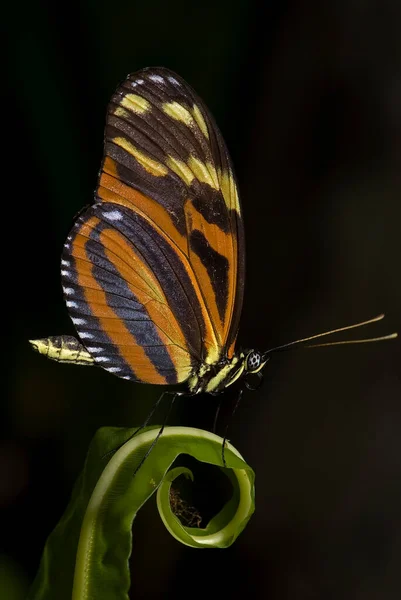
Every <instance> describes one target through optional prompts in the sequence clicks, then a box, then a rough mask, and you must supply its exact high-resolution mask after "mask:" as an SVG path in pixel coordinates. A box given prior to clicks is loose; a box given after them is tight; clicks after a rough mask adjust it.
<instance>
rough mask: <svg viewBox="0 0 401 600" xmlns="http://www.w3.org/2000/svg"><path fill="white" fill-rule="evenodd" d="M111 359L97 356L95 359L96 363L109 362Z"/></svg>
mask: <svg viewBox="0 0 401 600" xmlns="http://www.w3.org/2000/svg"><path fill="white" fill-rule="evenodd" d="M110 361H111V358H108V357H107V356H97V357H96V362H110Z"/></svg>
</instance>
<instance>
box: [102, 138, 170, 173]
mask: <svg viewBox="0 0 401 600" xmlns="http://www.w3.org/2000/svg"><path fill="white" fill-rule="evenodd" d="M113 142H114V144H117V146H120V148H123V149H124V150H126V151H127V152H128V153H129V154H131V156H133V157H134V158H135V159H136V160H137V161H138V162H139V164H140V165H141V166H142V167H143V168H144V169H145V170H146V171H147V172H148V173H150V174H151V175H154V176H155V177H161V176H163V175H167V173H168V170H167V169H166V167H165V166H164V165H163V164H162V163H159V162H157V161H156V160H153V159H152V158H150V157H149V156H146V154H144V153H143V152H140V151H139V150H138V148H135V146H134V145H133V144H132V143H131V142H129V141H128V140H126V139H125V138H123V137H116V138H113Z"/></svg>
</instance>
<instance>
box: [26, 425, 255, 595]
mask: <svg viewBox="0 0 401 600" xmlns="http://www.w3.org/2000/svg"><path fill="white" fill-rule="evenodd" d="M134 431H135V430H132V429H117V428H102V429H100V430H99V431H98V432H97V433H96V435H95V437H94V439H93V441H92V443H91V445H90V448H89V451H88V455H87V458H86V461H85V466H84V470H83V472H82V474H81V476H80V477H79V479H78V481H77V483H76V485H75V488H74V491H73V494H72V498H71V501H70V503H69V505H68V507H67V509H66V512H65V513H64V515H63V517H62V519H61V520H60V522H59V524H58V525H57V527H56V528H55V529H54V531H53V532H52V534H51V535H50V536H49V539H48V541H47V543H46V546H45V549H44V552H43V557H42V561H41V565H40V569H39V572H38V575H37V577H36V580H35V582H34V584H33V586H32V589H31V592H30V595H29V596H28V598H29V600H53V599H54V598H58V599H59V600H64V599H66V600H67V599H68V600H70V599H71V598H72V599H73V600H78V599H79V600H89V599H92V598H102V600H120V599H121V600H128V590H129V586H130V573H129V567H128V559H129V556H130V554H131V549H132V530H131V528H132V522H133V520H134V518H135V516H136V514H137V512H138V510H139V509H140V508H141V506H143V504H144V503H145V502H146V500H148V499H149V498H150V497H151V496H152V495H153V493H154V492H155V491H156V490H157V506H158V510H159V513H160V516H161V518H162V520H163V522H164V524H165V526H166V528H167V529H168V531H169V532H170V533H171V534H172V535H173V536H174V537H175V538H176V539H177V540H179V541H180V542H182V543H183V544H186V545H188V546H191V547H193V548H206V547H209V548H226V547H227V546H230V545H231V544H232V543H233V542H234V540H235V539H236V538H237V537H238V535H239V534H240V533H241V531H242V530H243V529H244V527H245V525H246V523H247V522H248V520H249V519H250V517H251V515H252V513H253V511H254V485H253V484H254V473H253V471H252V469H251V468H250V467H249V466H248V465H247V464H246V463H245V462H244V460H243V459H242V457H241V455H240V454H239V452H238V451H237V450H236V449H235V448H234V447H233V446H232V445H231V444H229V443H227V445H226V449H225V460H226V464H227V468H226V469H223V471H224V473H225V474H226V475H227V476H228V477H229V478H230V480H231V483H232V487H233V494H232V497H231V498H230V500H229V501H228V502H227V503H226V505H225V506H224V507H223V508H222V510H221V511H220V512H219V513H218V514H217V515H216V516H215V517H213V519H211V521H210V522H209V523H208V524H207V526H206V527H205V528H204V529H200V528H197V527H186V526H184V525H183V524H182V523H181V521H180V520H179V518H178V517H177V516H176V515H175V514H174V512H173V510H172V507H171V502H170V492H171V485H172V483H173V482H174V480H175V479H177V477H179V476H181V475H185V476H187V477H191V479H193V475H192V473H191V472H190V471H189V470H188V469H186V468H184V467H179V468H178V467H177V468H173V469H172V470H171V471H168V469H169V468H170V467H171V465H172V464H173V462H174V461H175V460H176V458H177V457H178V456H179V455H180V454H186V455H189V456H192V457H193V458H195V459H197V460H198V461H201V462H205V463H209V464H211V465H215V466H218V467H220V468H222V458H221V445H222V442H223V440H222V438H220V437H218V436H217V435H215V434H212V433H209V432H207V431H203V430H201V429H194V428H189V427H166V428H165V429H164V432H163V434H162V435H161V436H160V438H159V440H158V441H157V443H156V445H155V446H154V448H153V449H152V451H151V452H150V454H149V456H148V457H147V458H146V460H145V461H144V463H143V464H142V465H141V467H140V469H139V470H138V471H137V472H136V474H135V476H134V477H133V473H134V472H135V470H136V468H137V466H138V465H139V464H140V462H141V460H142V458H143V457H144V456H145V455H146V452H147V451H148V449H149V448H150V446H151V444H152V442H153V441H154V440H155V438H156V436H157V434H158V432H159V427H150V428H147V429H145V430H143V431H142V432H141V433H139V434H138V435H136V436H135V437H133V438H132V439H130V440H129V441H128V442H126V443H125V444H123V443H124V440H126V439H129V436H130V435H131V434H132V433H133V432H134ZM121 444H123V445H122V446H121V447H120V448H119V450H118V451H117V452H115V454H114V455H113V456H112V457H111V458H109V459H108V462H107V463H106V460H107V459H105V455H107V453H108V452H110V450H112V449H113V448H116V447H119V446H120V445H121ZM105 463H106V464H105ZM134 568H135V567H134Z"/></svg>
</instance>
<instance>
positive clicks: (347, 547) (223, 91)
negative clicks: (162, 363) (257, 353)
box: [0, 0, 401, 600]
mask: <svg viewBox="0 0 401 600" xmlns="http://www.w3.org/2000/svg"><path fill="white" fill-rule="evenodd" d="M8 8H9V10H10V11H11V13H10V16H9V17H7V18H5V19H4V23H3V26H4V25H5V26H6V28H7V32H8V33H11V36H10V45H9V50H10V52H9V56H8V59H9V63H10V66H11V73H12V76H11V77H12V78H11V82H10V84H9V86H8V87H7V90H6V92H5V96H6V104H7V108H6V111H5V112H4V113H3V126H4V129H3V139H2V141H3V144H2V145H3V150H5V155H6V159H8V160H9V163H10V164H9V166H7V162H6V166H5V167H4V170H3V181H2V191H3V204H2V206H3V212H2V231H3V240H4V241H5V250H4V251H3V257H2V258H3V261H2V266H3V270H2V273H3V281H2V290H3V292H2V295H3V298H4V299H5V308H3V319H4V321H5V322H4V326H5V329H4V335H3V344H4V350H6V351H7V352H6V353H5V358H4V360H3V370H2V381H3V389H4V394H3V399H2V401H1V426H2V441H1V443H0V486H1V492H0V506H1V508H2V517H1V519H2V523H1V544H2V549H1V554H0V588H1V587H2V586H3V589H4V590H7V591H6V595H5V596H3V595H1V593H0V595H1V597H7V598H10V599H11V600H18V599H20V598H24V597H25V592H26V587H27V586H28V585H29V583H30V581H31V580H32V579H33V577H34V575H35V573H36V570H37V567H38V563H39V559H40V555H41V552H42V549H43V545H44V543H45V540H46V538H47V536H48V535H49V533H50V532H51V530H52V528H53V527H54V526H55V524H56V523H57V521H58V519H59V518H60V516H61V514H62V512H63V510H64V508H65V506H66V503H67V501H68V497H69V493H70V490H71V487H72V485H73V482H74V480H75V478H76V476H77V474H78V473H79V471H80V468H81V465H82V463H83V460H84V457H85V452H86V449H87V446H88V443H89V441H90V439H91V437H92V436H93V434H94V432H95V431H96V429H97V428H98V427H100V426H102V425H121V426H133V425H136V424H138V423H141V422H142V421H143V419H144V417H145V416H146V414H147V411H148V410H149V407H150V406H151V404H152V402H153V401H154V400H155V399H156V398H157V397H158V395H159V393H160V390H159V389H157V388H156V387H152V386H141V385H132V384H128V383H127V382H124V381H121V380H119V379H118V378H116V377H113V376H111V375H109V374H107V373H106V372H104V371H102V370H100V369H84V368H79V367H68V366H63V365H58V364H56V363H51V362H50V361H46V360H44V359H43V358H42V357H40V356H38V355H36V354H34V353H33V352H32V351H31V350H30V348H29V345H28V342H27V340H28V339H30V338H37V337H43V336H47V335H53V334H59V333H69V334H73V333H74V331H73V326H72V324H71V322H70V321H69V318H68V316H67V312H66V308H65V305H64V302H63V299H62V295H61V286H60V281H59V257H60V253H61V248H62V245H63V242H64V240H65V238H66V236H67V235H68V232H69V229H70V227H71V224H72V219H73V216H74V214H75V213H76V212H77V211H78V210H79V209H80V208H82V207H83V206H84V205H85V204H88V203H90V202H91V200H92V198H93V190H94V188H95V185H96V178H97V172H98V169H99V166H100V160H101V156H102V139H103V127H104V118H105V111H106V106H107V103H108V101H109V99H110V96H111V94H112V93H113V91H114V89H115V88H116V86H117V85H118V83H119V82H120V81H121V80H122V79H124V77H125V76H126V74H127V73H128V72H133V71H136V70H138V69H140V68H142V67H145V66H165V67H169V68H171V69H173V70H175V71H177V72H178V73H179V74H180V75H181V76H183V77H184V78H185V79H186V80H187V81H188V82H189V83H190V84H191V85H192V86H193V87H194V88H195V89H196V91H197V92H198V94H199V95H200V96H201V97H202V98H203V99H204V100H205V102H206V103H207V104H208V106H209V107H210V109H211V110H212V112H213V113H214V115H215V118H216V120H217V122H218V123H219V126H220V128H221V130H222V132H223V134H224V137H225V139H226V141H227V144H228V147H229V148H230V152H231V154H232V157H233V160H234V164H235V167H236V171H237V176H238V180H239V187H240V191H241V198H242V205H243V214H244V219H245V228H246V236H247V278H246V292H245V303H244V309H243V316H242V321H241V329H240V336H239V343H240V345H242V346H244V347H259V348H261V349H266V348H269V347H272V346H275V345H278V344H282V343H285V342H288V341H291V340H293V339H296V338H299V337H303V336H306V335H311V334H313V333H316V332H319V331H322V330H325V329H331V328H334V327H336V326H337V327H338V326H341V325H347V324H350V323H352V322H357V321H360V320H364V319H367V318H369V317H373V316H375V315H376V314H379V313H381V312H386V314H387V319H386V320H385V321H384V322H382V323H380V324H377V325H375V326H372V327H371V329H370V330H367V331H366V332H365V331H361V332H356V335H357V336H359V335H362V334H363V335H365V334H366V335H376V334H377V335H380V334H384V333H390V332H392V331H394V330H397V329H398V330H400V305H401V302H400V301H401V278H400V259H401V248H400V237H401V209H400V206H401V175H400V173H401V169H400V167H401V159H400V156H401V42H400V40H401V38H400V35H399V32H400V24H401V5H400V3H399V2H397V0H385V1H379V0H364V2H358V1H356V0H355V1H345V0H340V1H339V2H335V3H334V2H321V1H319V0H311V1H310V2H302V1H301V0H293V1H287V2H285V1H281V2H279V1H276V2H265V3H264V4H263V6H262V5H261V4H260V3H258V2H249V1H245V0H243V1H242V2H240V1H239V2H236V3H233V2H229V1H228V0H222V1H220V2H218V1H214V2H207V1H206V2H202V3H188V2H183V1H182V0H176V1H175V2H174V3H173V2H159V1H158V0H153V1H152V2H140V3H139V2H134V1H131V2H127V1H124V0H120V2H114V3H113V2H107V3H98V2H94V1H90V0H86V1H85V2H74V1H71V2H69V3H55V2H52V3H50V2H49V3H46V2H37V3H29V4H28V3H25V4H24V3H23V4H15V6H13V5H10V6H9V7H8ZM7 126H8V127H9V128H10V133H9V134H7V133H5V130H6V129H7ZM8 327H9V328H10V330H11V335H10V336H9V337H8V336H7V337H6V329H7V328H8ZM400 362H401V361H400V343H399V340H396V341H393V342H387V343H383V344H367V345H365V346H344V347H342V348H341V347H340V348H328V349H324V350H308V351H306V350H303V351H297V352H295V351H294V352H291V353H285V354H281V355H276V356H275V357H274V359H273V360H272V361H271V362H270V363H269V365H268V367H267V369H266V372H265V375H266V382H265V385H264V387H263V388H262V389H261V390H259V391H258V392H255V393H253V394H251V393H248V394H247V395H246V396H245V399H244V401H243V403H242V405H241V407H240V409H239V411H238V413H237V414H236V415H235V417H234V419H233V422H232V424H231V426H230V438H231V440H232V442H233V443H234V444H235V446H236V447H237V448H238V449H239V450H240V452H241V453H242V454H243V456H244V457H245V459H246V460H247V462H248V463H249V464H250V465H252V467H253V468H254V470H255V471H256V512H255V515H254V516H253V518H252V519H251V521H250V523H249V525H248V527H247V528H246V529H245V531H244V532H243V533H242V534H241V536H240V537H239V538H238V540H237V542H236V543H235V544H234V545H233V546H232V547H231V548H229V549H227V550H220V551H219V550H202V551H200V550H193V549H190V548H186V547H183V546H180V545H179V544H178V542H176V541H175V540H174V539H172V538H171V537H170V536H169V534H168V533H167V532H166V531H165V530H164V529H163V526H162V524H161V522H160V520H159V517H158V515H157V512H156V509H155V507H154V506H149V507H145V508H144V509H143V511H142V513H141V514H140V516H139V517H138V519H137V521H135V523H134V528H133V534H134V547H133V556H132V559H131V563H132V591H131V594H132V598H134V597H135V598H152V599H153V598H155V599H156V598H174V599H179V598H187V597H188V596H189V595H191V596H193V597H198V595H199V596H202V597H204V596H205V594H207V596H209V597H213V598H222V597H232V598H236V597H240V596H241V595H243V594H248V595H249V597H256V598H269V599H271V600H287V599H288V600H307V599H314V600H315V599H316V600H317V599H318V600H320V599H322V600H331V599H333V600H348V599H349V600H351V599H352V600H373V599H375V600H376V599H380V600H393V599H394V600H396V599H397V600H398V598H399V597H400V593H401V580H400V564H401V393H400V392H401V381H400ZM214 402H215V400H214V399H208V398H205V397H202V398H196V399H195V400H194V399H187V400H182V402H181V403H180V407H179V408H178V409H177V411H176V413H175V414H174V416H173V417H172V418H171V423H172V424H173V423H174V424H177V423H181V424H186V425H196V426H200V427H205V428H210V426H211V423H212V420H213V413H214V406H215V405H214ZM150 504H152V503H150Z"/></svg>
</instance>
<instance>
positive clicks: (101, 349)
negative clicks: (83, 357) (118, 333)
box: [86, 346, 103, 354]
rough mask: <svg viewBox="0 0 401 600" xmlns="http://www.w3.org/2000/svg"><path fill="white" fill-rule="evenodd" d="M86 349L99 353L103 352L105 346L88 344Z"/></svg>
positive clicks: (92, 352)
mask: <svg viewBox="0 0 401 600" xmlns="http://www.w3.org/2000/svg"><path fill="white" fill-rule="evenodd" d="M86 349H87V351H88V352H90V353H91V354H97V353H98V352H103V348H99V346H87V347H86Z"/></svg>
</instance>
